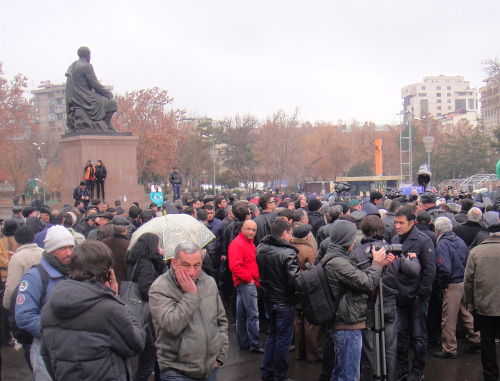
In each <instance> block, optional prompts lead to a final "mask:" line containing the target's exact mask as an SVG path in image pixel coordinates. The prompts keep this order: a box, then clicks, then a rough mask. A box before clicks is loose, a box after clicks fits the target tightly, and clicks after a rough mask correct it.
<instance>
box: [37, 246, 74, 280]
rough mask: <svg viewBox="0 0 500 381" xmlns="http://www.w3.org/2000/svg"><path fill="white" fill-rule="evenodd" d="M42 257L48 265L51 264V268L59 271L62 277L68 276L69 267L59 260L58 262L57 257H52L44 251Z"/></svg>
mask: <svg viewBox="0 0 500 381" xmlns="http://www.w3.org/2000/svg"><path fill="white" fill-rule="evenodd" d="M42 257H43V258H44V259H45V260H46V261H47V262H49V265H51V266H52V267H53V268H55V269H56V270H57V271H59V272H60V273H61V275H62V276H64V278H68V275H69V267H68V266H64V265H63V264H62V263H61V262H59V259H57V258H56V257H54V256H53V255H50V254H49V253H47V252H46V251H44V252H43V254H42Z"/></svg>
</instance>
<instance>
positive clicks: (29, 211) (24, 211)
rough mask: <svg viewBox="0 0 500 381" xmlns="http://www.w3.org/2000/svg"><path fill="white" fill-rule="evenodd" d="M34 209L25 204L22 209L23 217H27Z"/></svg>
mask: <svg viewBox="0 0 500 381" xmlns="http://www.w3.org/2000/svg"><path fill="white" fill-rule="evenodd" d="M35 210H36V208H34V207H32V206H27V207H26V208H24V209H23V217H24V218H28V217H29V215H30V214H31V213H33V212H34V211H35Z"/></svg>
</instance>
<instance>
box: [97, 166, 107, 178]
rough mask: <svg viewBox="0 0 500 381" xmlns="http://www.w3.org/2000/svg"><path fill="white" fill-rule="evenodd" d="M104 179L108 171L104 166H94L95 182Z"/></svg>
mask: <svg viewBox="0 0 500 381" xmlns="http://www.w3.org/2000/svg"><path fill="white" fill-rule="evenodd" d="M106 177H108V171H107V170H106V167H105V166H104V164H101V165H96V166H95V178H96V179H97V180H104V179H105V178H106Z"/></svg>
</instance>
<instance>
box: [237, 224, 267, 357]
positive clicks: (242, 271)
mask: <svg viewBox="0 0 500 381" xmlns="http://www.w3.org/2000/svg"><path fill="white" fill-rule="evenodd" d="M256 233H257V224H256V223H255V222H254V221H252V220H246V221H245V223H244V224H243V226H242V228H241V233H240V234H238V236H237V237H236V238H235V239H234V240H233V242H231V244H230V245H229V250H228V258H229V268H230V269H231V272H232V273H233V282H234V287H236V291H237V295H238V296H237V299H236V333H237V338H238V345H239V346H240V349H249V348H250V352H253V353H264V348H263V347H262V344H261V343H260V339H259V310H258V308H257V288H258V287H259V268H258V267H257V261H256V260H255V246H254V244H253V239H254V237H255V234H256Z"/></svg>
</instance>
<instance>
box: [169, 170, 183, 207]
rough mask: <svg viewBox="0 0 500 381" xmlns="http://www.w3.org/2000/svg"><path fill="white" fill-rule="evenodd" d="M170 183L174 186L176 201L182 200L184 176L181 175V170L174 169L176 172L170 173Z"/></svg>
mask: <svg viewBox="0 0 500 381" xmlns="http://www.w3.org/2000/svg"><path fill="white" fill-rule="evenodd" d="M168 181H169V182H170V184H172V191H173V193H174V199H173V201H175V200H178V199H180V198H181V185H182V176H181V174H180V173H179V170H178V169H177V167H174V171H173V172H172V173H170V176H169V177H168Z"/></svg>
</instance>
